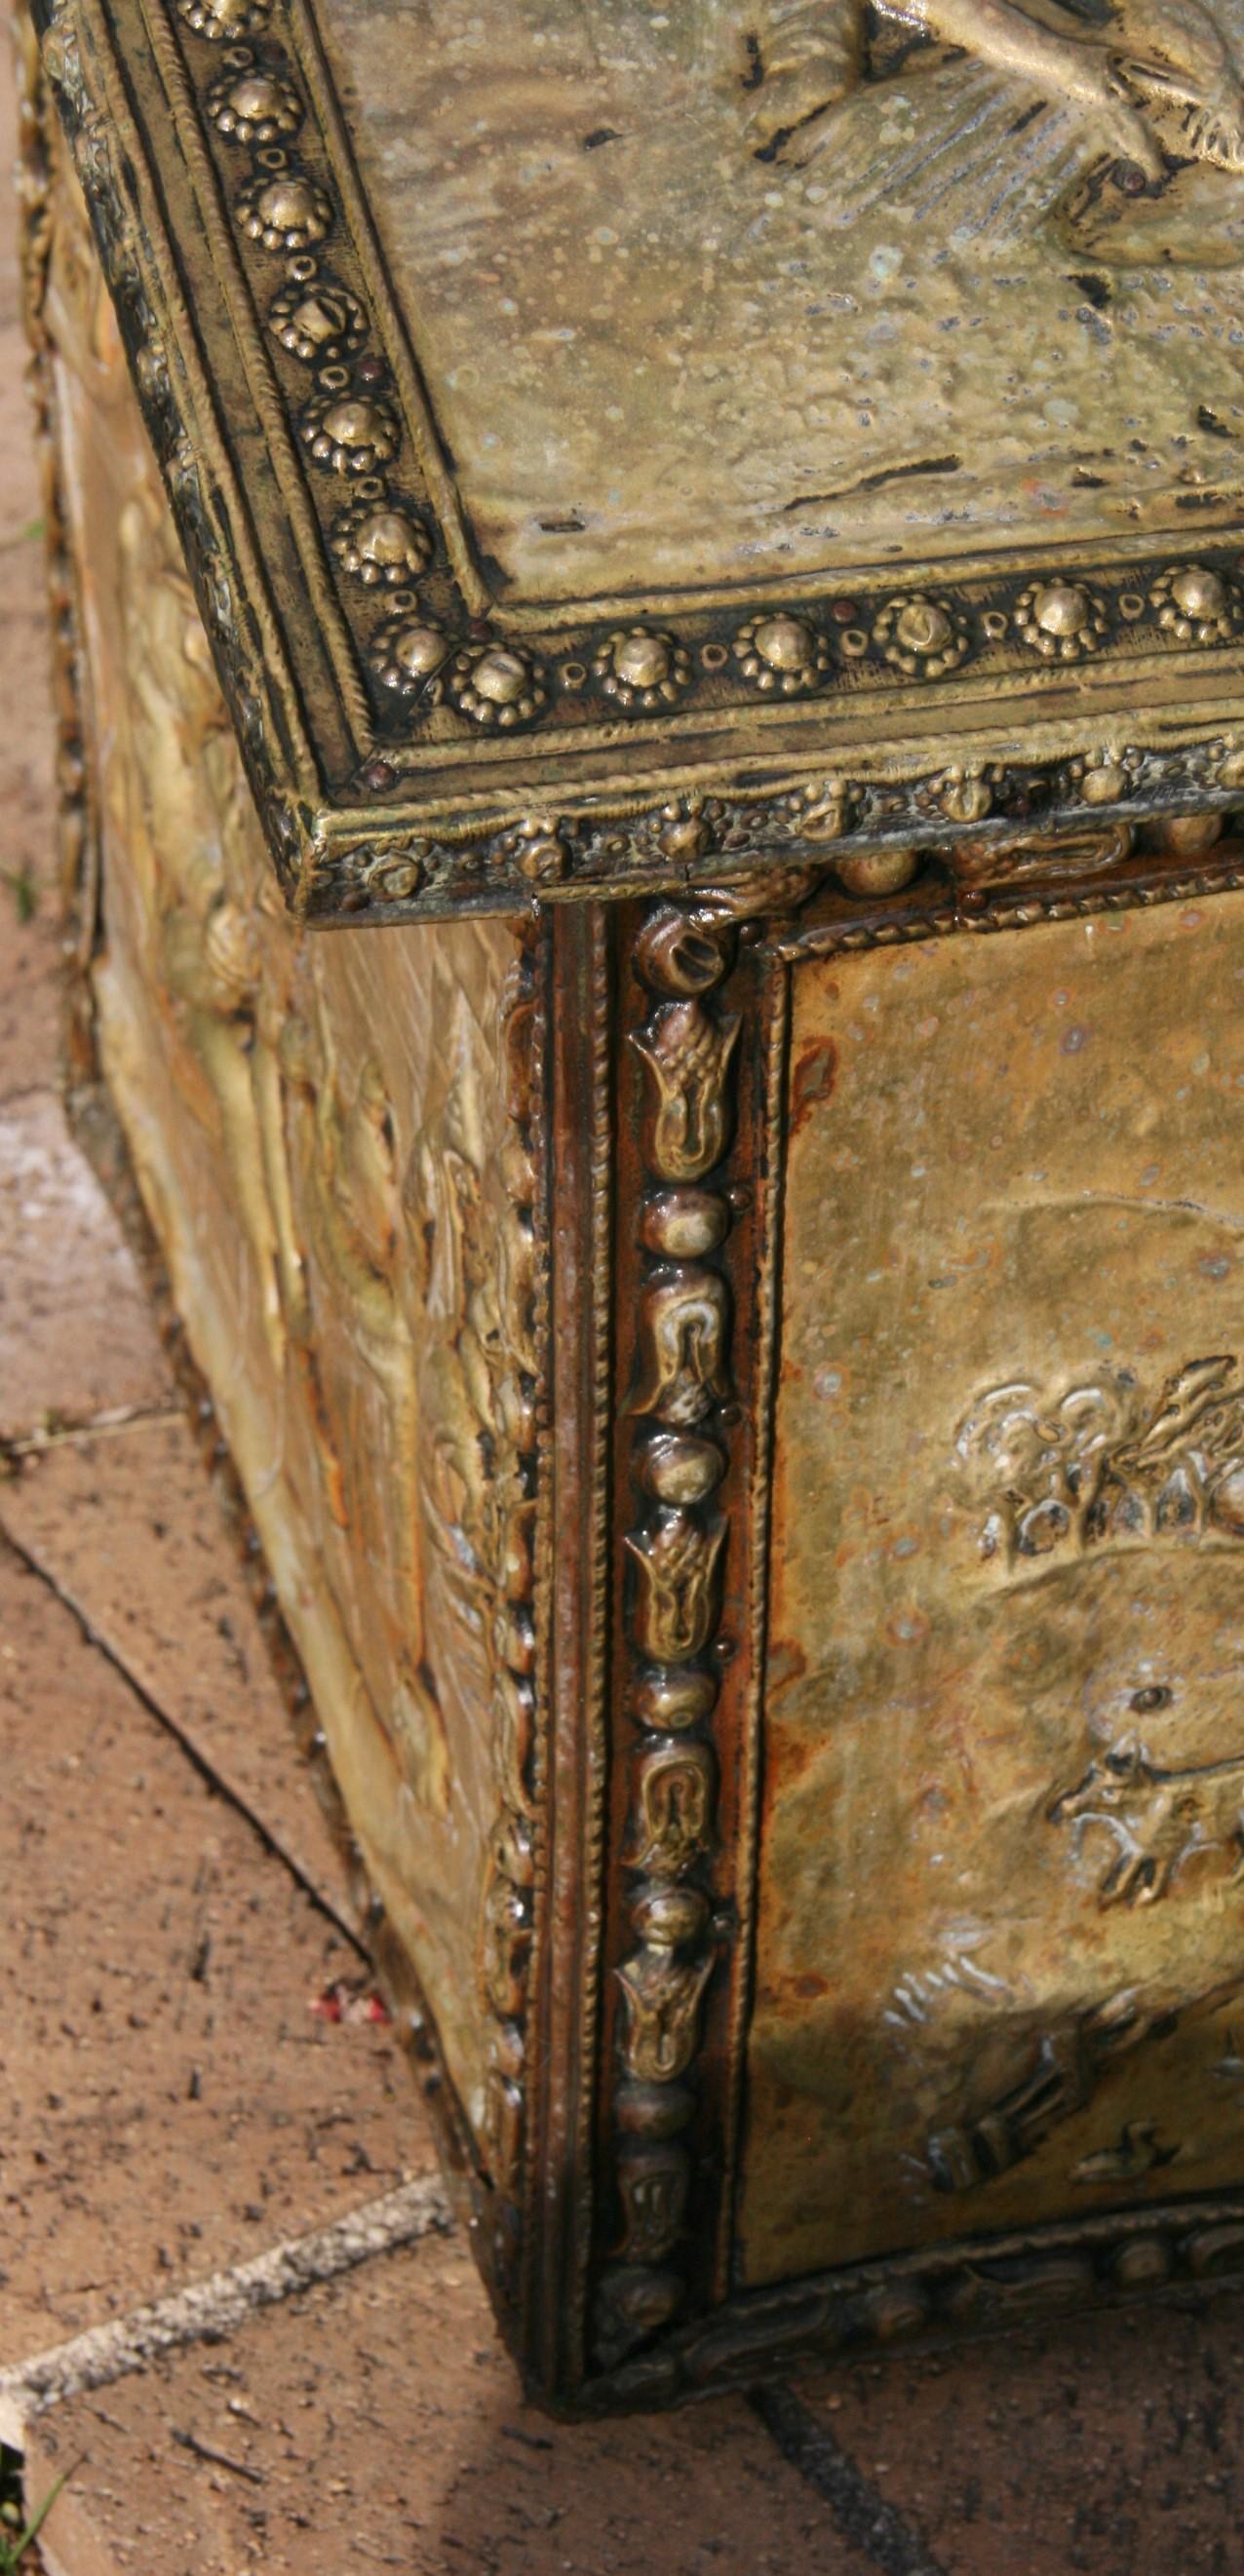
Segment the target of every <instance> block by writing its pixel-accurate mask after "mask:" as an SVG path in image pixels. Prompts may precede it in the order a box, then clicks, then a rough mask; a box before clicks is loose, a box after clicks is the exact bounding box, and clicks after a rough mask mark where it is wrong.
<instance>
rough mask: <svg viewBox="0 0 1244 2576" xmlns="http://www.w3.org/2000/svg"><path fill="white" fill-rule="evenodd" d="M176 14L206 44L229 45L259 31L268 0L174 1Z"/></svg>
mask: <svg viewBox="0 0 1244 2576" xmlns="http://www.w3.org/2000/svg"><path fill="white" fill-rule="evenodd" d="M177 15H178V17H179V18H182V19H184V20H185V23H186V25H187V26H188V27H193V29H194V32H195V34H196V36H206V37H207V40H208V42H209V44H213V45H219V44H233V43H235V42H236V40H237V38H238V37H239V36H258V35H261V34H262V32H263V30H264V28H265V27H266V26H267V24H268V20H269V18H270V17H271V15H272V0H177Z"/></svg>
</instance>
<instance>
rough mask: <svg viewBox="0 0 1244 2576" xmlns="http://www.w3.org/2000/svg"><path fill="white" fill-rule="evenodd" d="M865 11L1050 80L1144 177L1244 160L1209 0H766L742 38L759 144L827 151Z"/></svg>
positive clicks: (1027, 79)
mask: <svg viewBox="0 0 1244 2576" xmlns="http://www.w3.org/2000/svg"><path fill="white" fill-rule="evenodd" d="M870 18H871V19H874V20H875V21H876V22H878V23H879V24H880V25H881V26H883V27H884V26H886V25H887V23H888V25H889V27H890V28H891V30H894V29H898V30H900V31H901V30H903V29H909V30H910V31H911V34H912V36H913V38H915V39H917V40H918V39H919V38H921V37H927V38H932V39H933V40H934V42H936V43H938V44H941V45H950V46H955V47H961V48H962V49H963V51H964V53H965V54H969V55H975V56H976V57H978V58H979V59H980V60H982V61H983V62H986V63H988V64H990V65H991V66H992V67H993V68H995V69H996V70H998V71H1001V72H1002V73H1004V74H1010V75H1012V76H1013V77H1014V78H1015V79H1016V80H1019V81H1022V82H1023V83H1024V84H1025V85H1026V86H1029V87H1031V88H1033V89H1036V90H1040V91H1044V92H1045V93H1046V95H1047V97H1048V98H1050V99H1051V100H1054V99H1057V100H1058V101H1059V102H1061V103H1063V104H1065V105H1067V106H1069V107H1070V108H1071V109H1072V110H1073V112H1075V113H1076V114H1077V115H1078V116H1080V117H1082V118H1083V120H1084V121H1085V123H1086V124H1087V125H1088V126H1089V127H1090V128H1091V129H1092V130H1093V131H1094V132H1095V133H1096V135H1097V136H1098V138H1099V139H1100V143H1101V148H1102V151H1103V153H1104V154H1109V155H1113V156H1114V157H1116V158H1118V159H1119V160H1122V161H1125V162H1129V163H1131V164H1133V165H1134V166H1135V167H1136V168H1137V169H1139V170H1140V171H1142V172H1143V174H1144V176H1145V177H1146V179H1148V180H1150V181H1157V180H1160V179H1162V178H1163V177H1164V176H1165V174H1166V171H1167V167H1168V160H1174V161H1178V160H1201V161H1209V162H1212V163H1214V164H1216V165H1217V166H1218V167H1219V168H1221V169H1224V170H1229V171H1235V172H1241V171H1244V88H1242V87H1241V80H1240V72H1239V69H1238V66H1237V61H1236V57H1235V53H1234V51H1233V48H1232V46H1231V43H1230V40H1229V37H1228V36H1227V34H1226V33H1225V32H1224V29H1223V26H1222V24H1221V21H1220V15H1219V13H1218V12H1216V11H1215V10H1214V9H1213V8H1212V7H1210V6H1208V5H1205V0H1112V5H1107V0H1102V5H1101V6H1100V7H1099V8H1094V9H1091V10H1090V8H1089V7H1088V6H1085V7H1083V8H1079V7H1074V6H1071V5H1068V6H1062V5H1060V0H901V5H898V0H884V5H880V6H878V7H876V8H875V9H874V10H870V9H869V7H868V5H867V0H771V5H770V6H769V7H767V8H765V9H763V10H762V11H761V12H760V13H759V15H758V16H757V17H756V19H755V22H754V26H753V28H752V30H751V31H750V33H749V35H748V38H747V41H748V45H749V50H750V56H751V64H752V75H753V85H754V90H755V95H754V97H753V99H752V101H751V105H750V111H749V118H748V128H749V133H750V135H751V137H752V139H753V142H754V144H755V147H756V148H757V150H759V151H763V152H765V153H767V154H770V155H771V156H772V157H773V158H774V159H777V160H781V161H784V162H793V163H804V162H807V161H810V160H812V159H814V158H815V157H816V156H818V155H820V154H822V153H825V152H827V151H828V150H830V148H831V147H832V143H833V137H834V128H835V124H836V121H837V118H836V111H837V110H838V108H839V107H840V106H841V105H842V104H843V102H844V100H846V99H847V98H848V97H849V96H850V94H851V92H852V91H853V90H854V89H855V88H856V87H857V86H858V85H859V83H860V82H861V81H862V80H863V79H865V78H866V77H867V75H868V71H869V52H870Z"/></svg>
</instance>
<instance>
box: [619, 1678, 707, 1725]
mask: <svg viewBox="0 0 1244 2576" xmlns="http://www.w3.org/2000/svg"><path fill="white" fill-rule="evenodd" d="M716 1702H717V1683H716V1681H715V1679H714V1677H713V1675H712V1673H702V1672H699V1671H697V1670H696V1668H695V1666H694V1665H691V1664H683V1665H680V1666H679V1667H678V1669H677V1670H676V1671H673V1672H650V1673H645V1674H644V1675H643V1677H642V1679H641V1680H640V1681H639V1682H638V1683H637V1685H636V1687H635V1691H634V1693H633V1695H632V1700H631V1707H632V1709H633V1711H634V1714H635V1716H636V1717H637V1718H638V1719H639V1722H640V1725H641V1726H651V1727H654V1728H657V1729H660V1730H661V1731H662V1732H665V1731H668V1732H669V1733H670V1734H680V1733H681V1731H682V1729H683V1727H685V1726H698V1725H699V1724H700V1721H701V1719H702V1718H705V1717H709V1716H711V1714H712V1711H713V1709H714V1707H715V1706H716Z"/></svg>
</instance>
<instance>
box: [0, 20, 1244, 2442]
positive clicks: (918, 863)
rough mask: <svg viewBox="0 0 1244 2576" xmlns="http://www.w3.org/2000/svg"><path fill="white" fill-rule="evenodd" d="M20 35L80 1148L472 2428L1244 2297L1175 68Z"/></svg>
mask: <svg viewBox="0 0 1244 2576" xmlns="http://www.w3.org/2000/svg"><path fill="white" fill-rule="evenodd" d="M33 5H34V21H33V22H31V21H26V22H24V24H23V28H22V31H21V36H20V42H21V44H22V48H23V56H24V60H25V64H26V70H27V75H28V90H27V123H26V150H25V161H24V185H25V192H26V206H27V230H26V254H27V283H28V302H29V311H30V321H31V330H32V334H33V341H34V350H35V379H36V390H37V394H38V399H39V402H40V405H41V411H42V419H43V424H44V427H45V430H46V440H47V453H48V460H49V523H50V531H51V560H52V578H53V592H54V606H55V626H56V637H57V653H58V662H57V668H58V675H59V684H60V689H61V715H62V733H63V739H62V768H63V779H64V791H65V832H66V847H67V857H68V863H69V865H70V868H71V870H72V873H73V875H74V879H75V883H76V885H77V888H78V903H79V919H80V923H81V938H80V949H81V965H82V984H81V988H80V997H79V1007H78V1015H77V1037H76V1043H77V1047H78V1056H77V1062H76V1079H77V1080H78V1082H79V1084H82V1083H84V1082H85V1081H86V1079H87V1071H88V1068H87V1064H86V1058H85V1055H84V1052H83V1051H84V1049H85V1048H86V1046H87V1043H88V1040H89V1042H90V1044H91V1045H93V1047H94V1048H95V1049H96V1051H97V1060H98V1064H99V1067H100V1069H101V1070H102V1074H103V1076H104V1078H105V1080H106V1083H107V1086H108V1089H109V1092H110V1094H111V1098H112V1101H113V1103H114V1104H115V1109H116V1112H117V1114H118V1116H119V1119H120V1123H121V1126H122V1128H123V1130H124V1134H125V1138H126V1142H127V1146H128V1151H129V1156H130V1158H131V1162H132V1165H133V1169H134V1172H135V1174H136V1176H137V1180H138V1184H139V1187H140V1190H141V1193H142V1198H143V1200H144V1202H145V1205H146V1210H147V1214H148V1217H149V1220H150V1224H151V1227H152V1229H153V1231H154V1235H155V1237H156V1238H157V1240H158V1243H159V1246H160V1249H161V1253H162V1257H163V1260H164V1262H165V1264H166V1266H167V1271H168V1274H169V1277H170V1279H171V1283H172V1289H173V1295H174V1298H175V1301H176V1305H177V1308H178V1311H179V1313H180V1315H181V1317H182V1318H183V1320H184V1325H185V1330H186V1333H187V1335H188V1338H189V1343H190V1346H191V1349H192V1351H193V1354H194V1357H195V1360H196V1362H197V1365H198V1367H199V1369H200V1370H201V1372H202V1374H203V1376H204V1378H205V1379H206V1381H207V1386H208V1388H209V1390H210V1398H211V1403H212V1405H213V1406H214V1415H215V1419H216V1420H217V1421H218V1422H219V1424H220V1426H221V1428H222V1431H223V1435H224V1438H225V1439H226V1441H227V1443H228V1447H229V1450H230V1452H231V1455H232V1458H233V1460H234V1462H235V1465H236V1470H237V1473H238V1476H239V1477H240V1480H241V1484H242V1486H243V1488H244V1490H245V1494H246V1497H247V1504H248V1508H249V1511H250V1513H251V1515H252V1517H253V1521H254V1524H255V1527H256V1529H257V1532H258V1535H259V1539H260V1541H261V1542H262V1547H263V1551H264V1554H265V1557H266V1560H267V1563H268V1565H269V1566H270V1569H271V1575H272V1580H273V1583H274V1585H275V1588H276V1593H277V1595H278V1596H279V1601H280V1605H281V1610H282V1613H283V1616H284V1620H285V1622H286V1624H287V1627H288V1631H289V1633H290V1635H291V1637H292V1639H293V1641H294V1645H295V1647H296V1649H297V1653H298V1656H299V1658H300V1660H301V1665H302V1668H303V1670H304V1671H305V1675H306V1678H307V1683H308V1685H309V1689H310V1692H311V1695H312V1698H313V1701H314V1707H315V1711H316V1715H317V1720H318V1725H319V1727H320V1728H321V1730H322V1733H323V1737H324V1739H325V1740H326V1743H327V1747H328V1751H329V1754H330V1756H331V1761H332V1765H333V1769H334V1771H335V1773H336V1777H337V1780H338V1782H339V1784H340V1789H341V1793H342V1797H343V1799H344V1803H345V1808H346V1810H347V1812H348V1816H349V1819H350V1825H351V1829H352V1832H353V1835H354V1837H355V1841H356V1844H357V1848H358V1851H359V1854H360V1856H361V1861H362V1864H363V1868H364V1870H365V1873H366V1877H367V1881H368V1884H369V1886H370V1888H371V1889H372V1891H373V1919H374V1921H375V1923H376V1926H377V1938H378V1941H379V1942H380V1945H381V1950H382V1954H383V1957H384V1959H385V1961H386V1963H387V1969H388V1973H389V1975H390V1977H391V1979H392V1980H393V1983H394V1987H395V1990H396V1992H397V1993H398V1995H399V1996H400V1998H401V2008H402V2010H403V2013H404V2015H405V2017H406V2020H407V2023H408V2026H409V2028H410V2030H411V2033H412V2036H413V2039H414V2043H415V2048H416V2055H417V2056H418V2057H419V2058H420V2060H421V2061H422V2062H423V2064H424V2067H425V2069H426V2071H427V2073H428V2080H429V2085H430V2088H431V2089H432V2090H433V2091H434V2092H435V2094H436V2098H437V2100H438V2103H439V2107H440V2110H441V2112H442V2114H443V2121H444V2127H445V2131H446V2134H447V2137H448V2139H449V2141H450V2143H451V2147H452V2150H453V2152H454V2154H455V2155H456V2157H457V2159H458V2162H459V2166H460V2169H461V2172H462V2175H463V2178H464V2188H465V2189H466V2191H467V2192H468V2194H469V2196H470V2200H471V2204H472V2208H473V2212H474V2218H475V2222H476V2234H477V2242H478V2246H479V2253H480V2259H481V2262H482V2264H483V2266H484V2269H485V2271H486V2272H487V2274H488V2277H489V2280H490V2282H491V2284H492V2287H493V2290H494V2293H495V2296H496V2300H497V2304H498V2308H499V2312H500V2313H501V2315H502V2317H503V2319H504V2321H505V2323H506V2326H507V2331H508V2332H509V2333H510V2335H511V2338H512V2340H513V2343H514V2346H515V2349H516V2351H517V2352H518V2354H519V2356H520V2359H521V2361H522V2364H523V2367H524V2369H525V2371H526V2373H527V2374H528V2377H529V2380H530V2382H531V2384H532V2386H533V2387H534V2388H536V2389H537V2390H539V2391H542V2392H544V2393H545V2394H546V2395H547V2396H548V2397H549V2398H551V2399H554V2400H556V2401H558V2402H568V2403H575V2404H580V2405H588V2406H607V2405H620V2404H625V2403H647V2402H653V2403H655V2402H660V2401H664V2400H666V2399H670V2398H674V2397H677V2396H679V2395H684V2394H688V2393H694V2392H695V2391H697V2390H699V2389H702V2388H706V2387H709V2386H712V2385H714V2384H716V2383H718V2382H720V2381H721V2380H722V2379H724V2378H729V2377H730V2376H736V2377H737V2376H739V2375H754V2374H755V2373H756V2372H757V2370H759V2369H760V2368H761V2367H763V2366H764V2364H765V2363H766V2362H767V2361H768V2360H770V2359H772V2358H773V2357H775V2356H781V2357H789V2356H790V2355H791V2354H793V2353H795V2352H800V2351H806V2350H822V2351H825V2350H834V2349H844V2350H852V2351H854V2350H859V2349H860V2348H861V2347H862V2346H863V2345H865V2344H866V2343H867V2342H868V2340H869V2339H870V2338H878V2337H885V2336H892V2335H895V2334H900V2333H916V2332H927V2333H932V2334H937V2333H946V2332H950V2331H952V2330H959V2329H964V2328H974V2329H975V2328H979V2327H986V2326H990V2325H994V2324H1001V2323H1004V2322H1006V2321H1007V2320H1009V2319H1011V2318H1012V2317H1019V2316H1023V2315H1025V2314H1027V2313H1029V2312H1030V2310H1031V2309H1032V2308H1033V2307H1034V2306H1037V2307H1044V2306H1047V2305H1050V2304H1054V2303H1056V2302H1058V2301H1060V2300H1069V2301H1072V2302H1080V2301H1082V2300H1084V2299H1086V2298H1089V2297H1091V2296H1103V2297H1117V2296H1121V2295H1124V2294H1131V2293H1134V2292H1137V2291H1140V2290H1142V2289H1150V2288H1157V2287H1160V2286H1161V2285H1164V2284H1170V2283H1186V2282H1188V2281H1190V2280H1195V2279H1197V2278H1199V2277H1202V2276H1206V2275H1211V2274H1217V2273H1220V2272H1221V2271H1223V2270H1230V2269H1233V2268H1237V2267H1244V2050H1242V2049H1241V2046H1240V2037H1241V2035H1244V1884H1242V1880H1241V1873H1242V1869H1244V1689H1242V1686H1241V1685H1242V1678H1244V1592H1242V1590H1241V1568H1242V1565H1244V1557H1242V1556H1241V1553H1240V1551H1241V1549H1242V1548H1244V1303H1242V1284H1244V1273H1242V1269H1241V1240H1242V1231H1244V1173H1242V1169H1241V1150H1240V1149H1241V1140H1242V1139H1244V1037H1242V1036H1241V1034H1240V1031H1241V1025H1242V1015H1241V1011H1240V1007H1239V1004H1240V998H1241V993H1242V991H1244V891H1242V890H1241V889H1244V842H1242V841H1241V840H1240V839H1238V838H1237V837H1236V835H1235V828H1234V824H1233V820H1232V809H1233V805H1234V804H1235V803H1236V802H1237V801H1239V802H1242V803H1244V552H1242V551H1241V549H1242V548H1244V499H1242V496H1241V489H1240V481H1241V476H1240V459H1241V446H1240V438H1241V428H1242V424H1244V406H1242V403H1241V379H1240V355H1239V350H1240V332H1239V321H1238V304H1239V267H1240V259H1241V252H1242V250H1244V97H1242V95H1241V88H1240V67H1241V66H1244V0H1143V5H1142V0H1049V5H1045V0H1041V5H1038V0H975V5H973V0H944V5H943V0H909V5H906V6H904V7H902V8H901V9H900V7H899V6H898V5H897V0H895V5H893V6H891V5H889V0H887V5H879V6H877V7H875V8H865V7H864V6H863V5H862V0H807V5H804V6H792V5H790V0H785V5H782V6H768V5H765V0H761V5H760V6H759V7H758V8H757V9H755V10H752V11H750V12H746V13H745V12H742V11H740V10H738V9H736V8H734V7H732V6H728V5H727V0H685V5H674V6H672V7H670V8H669V9H667V10H666V11H664V12H653V11H651V10H649V9H648V8H647V7H646V6H642V5H640V0H505V5H504V6H503V5H502V0H474V5H473V6H472V7H471V8H470V9H469V10H467V9H460V8H457V7H455V6H453V5H451V0H431V5H421V6H415V5H414V0H33ZM40 57H41V60H40ZM52 99H54V101H55V105H56V108H57V109H58V111H59V114H58V115H53V114H51V113H50V112H49V102H50V100H52ZM88 216H89V226H88V221H87V218H88Z"/></svg>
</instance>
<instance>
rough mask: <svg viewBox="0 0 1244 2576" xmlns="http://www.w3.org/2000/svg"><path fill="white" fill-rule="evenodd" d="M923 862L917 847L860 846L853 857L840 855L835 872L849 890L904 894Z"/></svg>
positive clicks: (861, 892)
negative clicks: (868, 848)
mask: <svg viewBox="0 0 1244 2576" xmlns="http://www.w3.org/2000/svg"><path fill="white" fill-rule="evenodd" d="M919 865H920V859H919V854H918V852H916V851H915V850H861V851H859V852H857V853H856V854H855V855H854V856H852V857H851V858H845V859H838V860H836V861H835V863H834V874H835V876H836V877H837V878H838V880H839V883H840V884H841V885H844V886H845V887H846V889H847V892H848V894H860V895H874V896H876V895H889V894H901V893H902V890H903V888H904V886H909V885H910V884H911V881H912V878H913V877H914V875H915V873H916V870H917V868H918V867H919Z"/></svg>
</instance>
